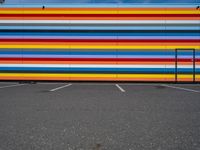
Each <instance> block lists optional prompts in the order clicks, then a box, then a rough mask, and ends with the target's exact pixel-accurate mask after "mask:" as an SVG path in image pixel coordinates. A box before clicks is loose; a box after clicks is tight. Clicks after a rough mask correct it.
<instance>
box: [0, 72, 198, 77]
mask: <svg viewBox="0 0 200 150" xmlns="http://www.w3.org/2000/svg"><path fill="white" fill-rule="evenodd" d="M0 77H46V78H48V77H94V78H101V77H102V78H106V77H108V78H112V77H113V78H115V77H118V78H174V77H175V75H174V74H58V73H54V74H44V73H0ZM178 77H179V78H191V75H190V74H186V75H185V74H184V75H179V76H178ZM196 78H200V75H196Z"/></svg>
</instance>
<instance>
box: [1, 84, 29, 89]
mask: <svg viewBox="0 0 200 150" xmlns="http://www.w3.org/2000/svg"><path fill="white" fill-rule="evenodd" d="M22 85H26V84H14V85H6V86H1V87H0V89H4V88H9V87H16V86H22Z"/></svg>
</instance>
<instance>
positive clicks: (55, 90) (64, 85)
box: [49, 84, 72, 92]
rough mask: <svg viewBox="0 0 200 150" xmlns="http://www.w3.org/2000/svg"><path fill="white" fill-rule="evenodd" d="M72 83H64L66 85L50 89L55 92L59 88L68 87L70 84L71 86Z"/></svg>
mask: <svg viewBox="0 0 200 150" xmlns="http://www.w3.org/2000/svg"><path fill="white" fill-rule="evenodd" d="M71 85H72V84H67V85H64V86H60V87H57V88H54V89H51V90H49V91H50V92H54V91H57V90H60V89H63V88H65V87H68V86H71Z"/></svg>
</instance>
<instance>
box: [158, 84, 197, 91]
mask: <svg viewBox="0 0 200 150" xmlns="http://www.w3.org/2000/svg"><path fill="white" fill-rule="evenodd" d="M161 86H164V87H168V88H172V89H178V90H184V91H188V92H195V93H200V91H197V90H193V89H188V88H182V87H177V86H170V85H166V84H162V85H161Z"/></svg>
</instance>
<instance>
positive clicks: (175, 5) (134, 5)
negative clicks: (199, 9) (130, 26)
mask: <svg viewBox="0 0 200 150" xmlns="http://www.w3.org/2000/svg"><path fill="white" fill-rule="evenodd" d="M197 5H198V3H196V4H191V3H181V4H180V3H173V4H166V3H157V4H156V3H148V4H137V3H132V4H131V3H129V4H126V3H120V4H118V3H106V4H105V3H98V5H97V4H92V3H81V4H73V3H71V4H70V3H67V4H66V3H50V4H45V6H46V7H47V8H95V9H96V8H140V9H141V8H153V9H155V8H158V9H163V8H168V9H171V8H178V9H182V8H190V9H194V8H196V6H197ZM42 6H44V4H37V3H35V4H34V3H31V4H23V5H21V4H18V3H14V4H4V5H2V6H1V7H2V8H29V9H30V8H42Z"/></svg>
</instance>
